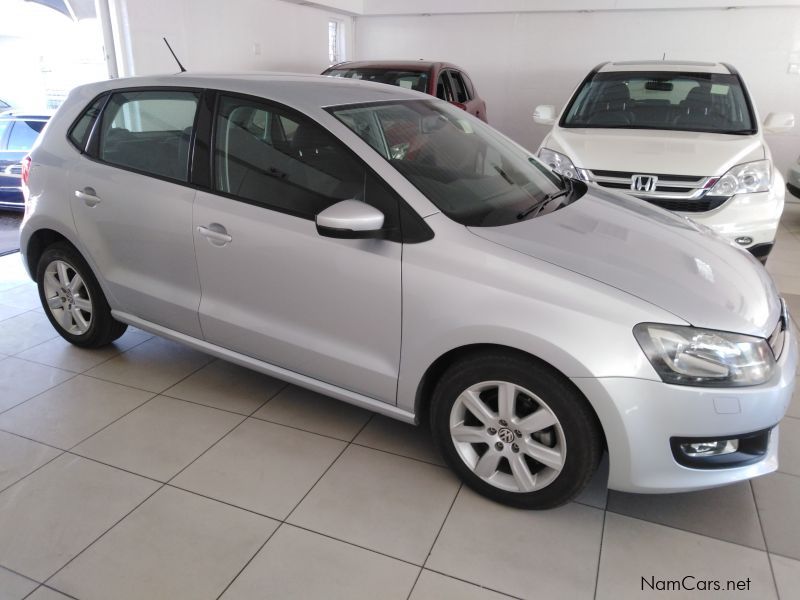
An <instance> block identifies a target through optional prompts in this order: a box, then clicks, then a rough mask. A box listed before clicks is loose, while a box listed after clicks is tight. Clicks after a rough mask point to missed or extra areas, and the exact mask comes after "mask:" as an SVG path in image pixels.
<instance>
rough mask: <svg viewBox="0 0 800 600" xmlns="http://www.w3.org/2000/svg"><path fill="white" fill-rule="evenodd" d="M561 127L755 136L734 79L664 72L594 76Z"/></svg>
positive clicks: (753, 127)
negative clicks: (661, 130) (707, 132)
mask: <svg viewBox="0 0 800 600" xmlns="http://www.w3.org/2000/svg"><path fill="white" fill-rule="evenodd" d="M564 126H565V127H603V128H617V129H668V130H678V131H681V130H683V131H709V132H713V133H735V134H750V133H754V132H755V124H754V123H753V120H752V118H751V114H750V109H749V107H748V102H747V98H746V96H745V91H744V90H743V88H742V86H741V83H740V81H739V78H738V77H737V76H736V75H731V74H726V73H682V72H680V73H679V72H669V71H652V72H645V71H620V72H607V73H596V74H595V75H594V76H592V77H591V78H590V79H589V80H588V81H586V82H585V83H584V84H583V86H582V87H581V89H580V90H579V91H578V93H577V94H576V96H575V98H574V100H573V101H572V102H571V103H570V105H569V109H568V110H567V113H566V116H565V117H564Z"/></svg>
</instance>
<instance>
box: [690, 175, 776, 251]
mask: <svg viewBox="0 0 800 600" xmlns="http://www.w3.org/2000/svg"><path fill="white" fill-rule="evenodd" d="M785 190H786V188H785V184H784V180H783V177H782V176H781V174H780V173H777V172H776V173H775V176H774V180H773V182H772V186H771V187H770V189H769V190H768V191H766V192H757V193H754V194H736V195H735V196H733V197H731V198H730V199H729V200H728V201H727V202H725V204H723V205H722V206H720V207H718V208H715V209H714V210H710V211H708V212H706V213H679V214H681V215H683V216H685V217H689V218H690V219H692V220H693V221H695V222H697V223H700V224H701V225H705V226H706V227H708V228H710V229H712V230H713V231H714V232H716V233H717V234H719V235H721V236H722V237H724V238H726V239H728V240H730V241H731V242H734V243H735V244H736V245H737V246H739V247H740V248H744V249H746V250H750V251H752V252H753V254H755V255H756V256H757V257H758V258H759V259H762V260H766V257H767V255H768V254H769V251H770V250H771V247H772V244H773V243H774V241H775V235H776V234H777V232H778V223H779V222H780V220H781V214H783V202H784V196H785V193H786V192H785ZM737 238H750V240H751V241H750V242H748V243H745V244H740V243H738V242H736V239H737Z"/></svg>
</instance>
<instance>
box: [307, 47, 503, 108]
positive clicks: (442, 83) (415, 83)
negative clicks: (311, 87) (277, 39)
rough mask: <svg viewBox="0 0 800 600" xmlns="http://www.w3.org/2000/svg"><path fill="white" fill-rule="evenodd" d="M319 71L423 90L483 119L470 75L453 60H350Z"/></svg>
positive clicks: (479, 100) (336, 75)
mask: <svg viewBox="0 0 800 600" xmlns="http://www.w3.org/2000/svg"><path fill="white" fill-rule="evenodd" d="M322 74H323V75H331V76H333V77H348V78H350V79H363V80H364V81H375V82H378V83H388V84H390V85H398V86H400V87H404V88H408V89H410V90H416V91H418V92H425V93H426V94H430V95H431V96H436V97H437V98H441V99H442V100H447V101H448V102H450V103H452V104H455V105H456V106H458V107H459V108H463V109H464V110H465V111H467V112H468V113H470V114H471V115H475V116H476V117H478V118H479V119H480V120H481V121H486V102H484V101H483V100H482V99H481V97H480V96H478V92H476V91H475V86H474V85H473V84H472V80H471V79H470V78H469V75H467V74H466V73H465V72H464V70H463V69H461V68H460V67H457V66H456V65H454V64H452V63H446V62H430V61H425V60H418V61H396V60H380V61H374V62H371V61H353V62H343V63H339V64H337V65H333V66H332V67H329V68H327V69H326V70H325V71H323V72H322ZM486 122H488V121H486Z"/></svg>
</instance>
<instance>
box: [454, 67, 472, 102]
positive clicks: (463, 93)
mask: <svg viewBox="0 0 800 600" xmlns="http://www.w3.org/2000/svg"><path fill="white" fill-rule="evenodd" d="M450 78H451V79H452V80H453V90H454V91H455V93H456V96H455V98H456V102H461V104H464V103H465V102H467V101H468V100H469V94H467V87H466V86H465V85H464V80H463V79H461V73H459V72H458V71H450Z"/></svg>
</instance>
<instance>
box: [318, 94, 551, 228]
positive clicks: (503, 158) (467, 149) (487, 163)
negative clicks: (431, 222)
mask: <svg viewBox="0 0 800 600" xmlns="http://www.w3.org/2000/svg"><path fill="white" fill-rule="evenodd" d="M329 110H330V112H332V113H333V115H334V116H336V117H337V118H338V119H339V120H341V121H342V123H344V124H345V125H347V126H348V127H349V128H350V129H352V130H353V131H354V132H356V133H357V134H358V135H360V136H361V137H362V138H363V139H364V140H365V141H366V142H367V143H368V144H370V146H372V147H373V148H374V149H375V150H376V151H377V152H378V153H379V154H380V155H381V156H383V158H385V159H386V160H387V161H389V163H390V164H391V165H392V166H393V167H394V168H395V169H397V170H398V171H399V172H400V173H401V174H402V175H403V176H404V177H406V178H407V179H408V180H409V181H410V182H411V183H412V184H414V185H415V186H416V187H417V189H419V190H420V191H421V192H422V193H423V194H425V195H426V196H427V197H428V198H429V199H430V200H431V202H433V203H434V204H435V205H436V206H437V207H438V208H439V209H440V210H441V211H442V212H443V213H444V214H446V215H447V216H448V217H450V218H451V219H453V220H455V221H457V222H459V223H462V224H464V225H472V226H486V227H491V226H497V225H507V224H509V223H515V222H516V221H517V220H518V215H519V214H520V213H522V212H524V211H525V210H526V209H527V208H529V207H530V206H531V205H532V204H536V203H539V202H541V201H543V200H544V199H545V198H546V195H547V194H553V193H555V192H556V191H557V190H558V186H557V182H558V179H557V178H555V177H554V176H553V174H552V173H550V172H549V170H548V169H547V168H545V167H543V166H542V165H541V164H540V163H538V161H537V160H536V159H535V158H533V157H532V156H531V155H530V154H529V153H527V152H525V151H523V150H522V149H520V148H519V147H518V146H517V145H516V144H514V143H513V142H511V141H510V140H509V139H508V138H506V137H504V136H503V135H502V134H500V133H498V132H497V131H495V130H494V129H492V128H491V127H489V126H488V125H485V124H484V123H482V122H475V121H473V120H472V119H467V118H465V117H466V115H465V113H464V111H462V110H461V109H459V108H456V107H455V106H452V105H450V104H447V103H444V102H440V101H438V100H433V99H431V100H412V101H404V102H381V103H378V104H374V105H366V106H344V107H335V108H331V109H329ZM531 214H533V213H531ZM542 214H545V213H544V212H543V213H542Z"/></svg>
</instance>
